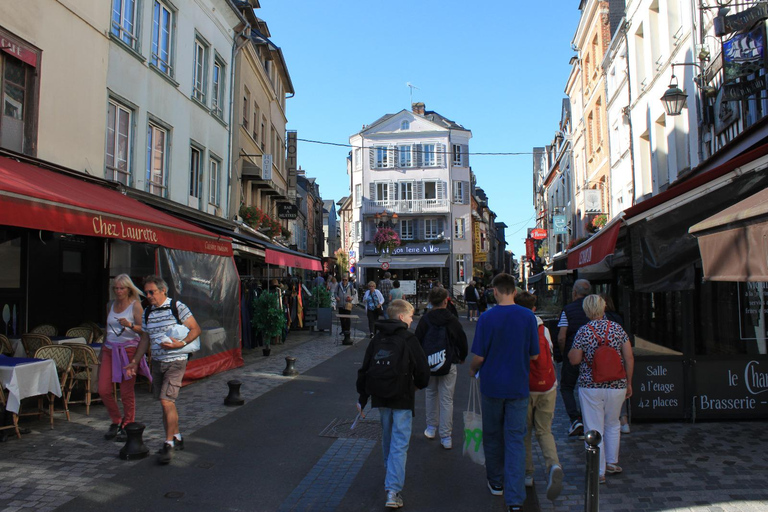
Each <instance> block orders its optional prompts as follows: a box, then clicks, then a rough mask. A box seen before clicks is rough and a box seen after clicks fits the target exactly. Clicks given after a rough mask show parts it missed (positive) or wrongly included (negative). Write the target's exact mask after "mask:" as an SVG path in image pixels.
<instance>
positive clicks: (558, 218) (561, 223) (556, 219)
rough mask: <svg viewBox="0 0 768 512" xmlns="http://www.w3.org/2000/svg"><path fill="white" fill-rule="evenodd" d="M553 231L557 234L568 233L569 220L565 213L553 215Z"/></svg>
mask: <svg viewBox="0 0 768 512" xmlns="http://www.w3.org/2000/svg"><path fill="white" fill-rule="evenodd" d="M552 233H553V234H555V235H566V234H568V222H567V221H566V220H565V215H553V216H552Z"/></svg>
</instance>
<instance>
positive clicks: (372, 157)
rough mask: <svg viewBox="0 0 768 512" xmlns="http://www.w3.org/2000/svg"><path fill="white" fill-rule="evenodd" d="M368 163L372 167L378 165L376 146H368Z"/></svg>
mask: <svg viewBox="0 0 768 512" xmlns="http://www.w3.org/2000/svg"><path fill="white" fill-rule="evenodd" d="M368 163H369V164H370V168H371V169H373V168H375V167H376V148H368Z"/></svg>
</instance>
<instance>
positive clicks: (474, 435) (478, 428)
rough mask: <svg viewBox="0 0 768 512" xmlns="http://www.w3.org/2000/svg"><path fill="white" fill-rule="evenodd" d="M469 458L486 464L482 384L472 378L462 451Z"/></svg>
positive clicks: (465, 414)
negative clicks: (481, 400)
mask: <svg viewBox="0 0 768 512" xmlns="http://www.w3.org/2000/svg"><path fill="white" fill-rule="evenodd" d="M462 453H463V454H464V455H465V456H466V457H469V460H471V461H472V462H476V463H478V464H480V465H481V466H484V465H485V452H484V451H483V415H482V411H481V410H480V385H479V384H478V382H477V379H472V382H471V384H470V388H469V401H468V403H467V410H466V411H464V448H463V452H462Z"/></svg>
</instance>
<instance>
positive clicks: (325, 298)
mask: <svg viewBox="0 0 768 512" xmlns="http://www.w3.org/2000/svg"><path fill="white" fill-rule="evenodd" d="M309 293H311V294H312V296H311V297H310V298H309V300H308V301H307V307H309V308H329V307H331V292H329V291H328V290H327V289H326V288H325V286H315V287H314V288H312V289H311V290H310V291H309Z"/></svg>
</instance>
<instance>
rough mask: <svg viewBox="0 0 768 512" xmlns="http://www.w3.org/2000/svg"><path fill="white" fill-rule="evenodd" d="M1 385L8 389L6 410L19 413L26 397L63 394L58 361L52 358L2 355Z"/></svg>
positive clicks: (0, 361)
mask: <svg viewBox="0 0 768 512" xmlns="http://www.w3.org/2000/svg"><path fill="white" fill-rule="evenodd" d="M0 385H2V386H3V389H6V390H8V399H7V402H8V403H7V404H6V407H5V408H6V410H7V411H10V412H12V413H14V414H19V409H20V406H21V401H22V400H24V399H25V398H29V397H33V396H40V395H45V394H48V393H53V394H54V395H56V396H58V397H60V396H61V385H60V384H59V375H58V374H57V373H56V363H54V362H53V361H52V360H50V359H33V358H26V357H6V356H0Z"/></svg>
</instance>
